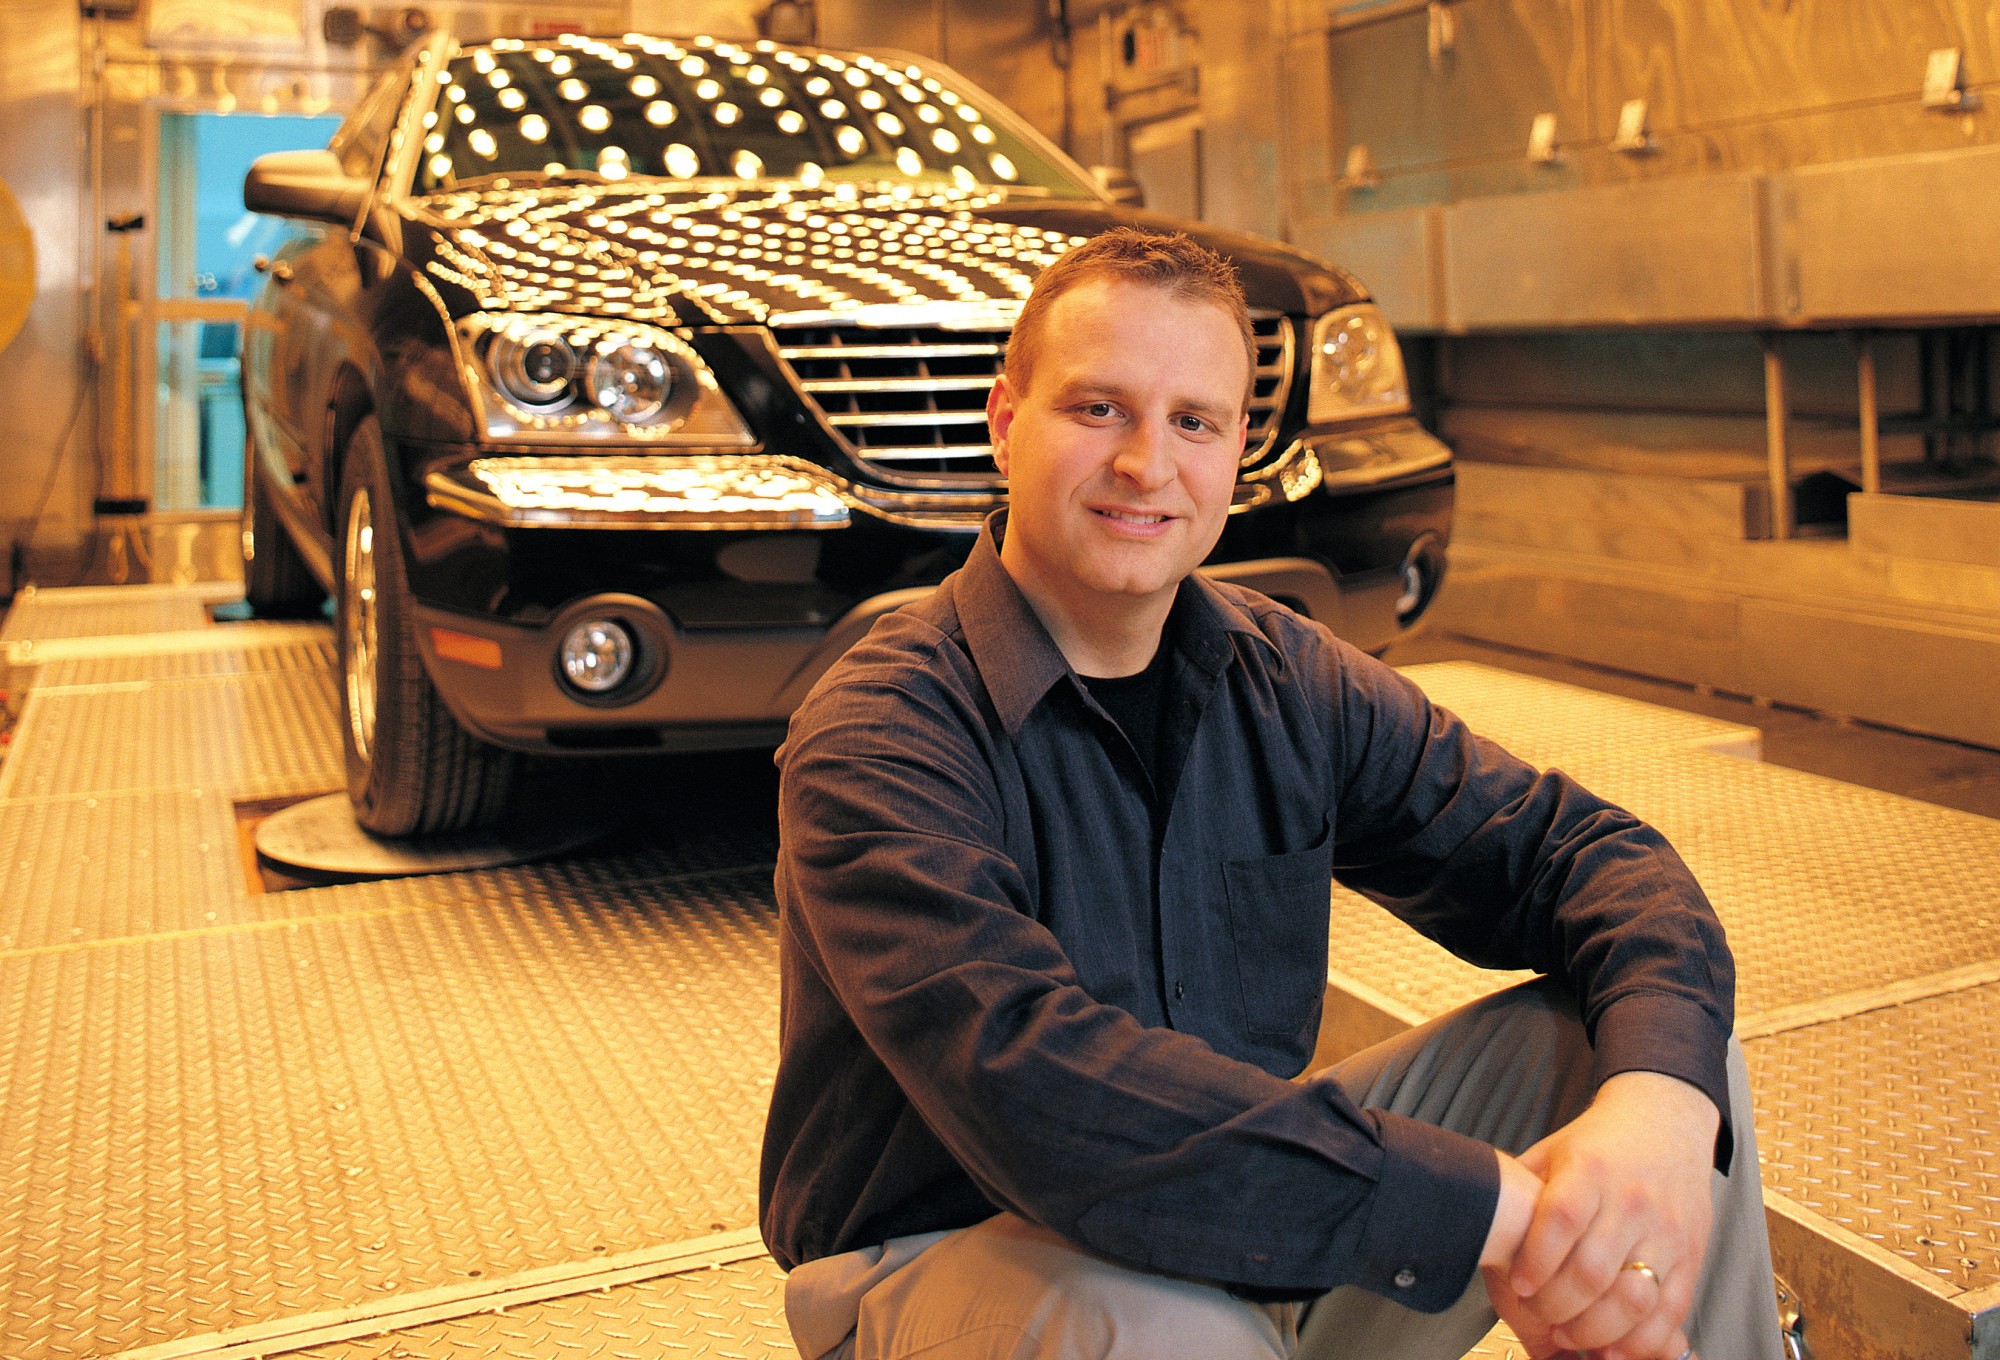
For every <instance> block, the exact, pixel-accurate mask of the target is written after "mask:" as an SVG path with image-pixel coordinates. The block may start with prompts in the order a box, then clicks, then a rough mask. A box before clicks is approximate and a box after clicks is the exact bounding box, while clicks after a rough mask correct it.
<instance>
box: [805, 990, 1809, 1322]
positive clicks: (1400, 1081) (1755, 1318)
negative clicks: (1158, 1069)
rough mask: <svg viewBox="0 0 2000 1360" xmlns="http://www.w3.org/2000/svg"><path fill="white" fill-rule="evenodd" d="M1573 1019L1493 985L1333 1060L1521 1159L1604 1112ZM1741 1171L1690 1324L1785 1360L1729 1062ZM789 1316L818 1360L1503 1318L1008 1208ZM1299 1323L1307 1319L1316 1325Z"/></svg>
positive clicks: (847, 1276)
mask: <svg viewBox="0 0 2000 1360" xmlns="http://www.w3.org/2000/svg"><path fill="white" fill-rule="evenodd" d="M1590 1074H1591V1053H1590V1046H1589V1044H1588V1042H1587V1041H1586V1040H1585V1038H1584V1034H1583V1025H1582V1022H1581V1021H1580V1020H1579V1019H1578V1018H1577V1013H1576V1008H1575V1004H1574V1002H1573V1001H1571V1000H1570V999H1569V998H1568V997H1567V996H1566V995H1565V994H1563V993H1562V992H1560V991H1558V990H1557V989H1555V988H1554V987H1552V986H1550V985H1549V984H1547V983H1544V982H1532V983H1526V984H1524V985H1522V986H1519V987H1512V988H1509V989H1507V990H1506V991H1502V992H1497V993H1495V994H1494V995H1492V996H1489V997H1486V998H1484V999H1482V1000H1479V1001H1476V1002H1474V1003H1472V1004H1471V1005H1469V1006H1466V1007H1463V1008H1461V1009H1459V1010H1457V1011H1454V1012H1452V1013H1451V1014H1450V1015H1447V1016H1443V1017H1441V1018H1439V1019H1437V1020H1434V1021H1432V1022H1431V1023H1429V1024H1427V1025H1424V1026H1421V1027H1420V1028H1418V1029H1415V1030H1412V1031H1410V1032H1409V1033H1408V1034H1404V1035H1400V1036H1398V1037H1397V1038H1395V1039H1391V1040H1389V1041H1388V1042H1387V1043H1383V1044H1378V1045H1377V1046H1375V1047H1374V1048H1371V1049H1368V1050H1367V1051H1365V1052H1363V1053H1358V1054H1356V1055H1355V1056H1354V1057H1352V1058H1349V1059H1347V1060H1346V1061H1345V1062H1342V1063H1339V1064H1338V1065H1336V1066H1335V1067H1334V1069H1333V1071H1332V1076H1333V1078H1334V1079H1335V1080H1338V1081H1339V1082H1340V1083H1341V1085H1342V1086H1343V1087H1345V1088H1346V1090H1347V1091H1348V1093H1349V1094H1350V1095H1352V1096H1353V1097H1354V1099H1355V1100H1356V1101H1357V1102H1359V1103H1360V1104H1362V1105H1365V1106H1371V1107H1374V1108H1378V1109H1386V1110H1393V1111H1395V1112H1396V1113H1398V1114H1404V1115H1409V1116H1411V1117H1412V1118H1416V1119H1421V1120H1424V1121H1426V1122H1428V1123H1432V1124H1437V1125H1440V1126H1442V1127H1444V1128H1448V1129H1453V1130H1455V1131H1457V1132H1459V1133H1463V1134H1466V1135H1468V1136H1470V1137H1473V1138H1478V1139H1480V1140H1482V1141H1484V1142H1487V1143H1491V1144H1493V1145H1494V1146H1496V1147H1499V1148H1502V1149H1505V1150H1506V1151H1508V1152H1513V1153H1519V1152H1522V1151H1525V1150H1526V1149H1527V1148H1528V1147H1530V1146H1532V1145H1533V1144H1534V1143H1536V1142H1538V1141H1540V1140H1541V1139H1542V1138H1543V1137H1544V1136H1546V1135H1547V1134H1548V1133H1550V1132H1551V1131H1553V1130H1555V1129H1557V1128H1560V1127H1561V1126H1562V1125H1564V1124H1566V1123H1567V1122H1569V1120H1571V1119H1572V1118H1574V1117H1575V1116H1576V1115H1577V1114H1578V1113H1579V1112H1580V1111H1581V1110H1582V1109H1583V1108H1584V1106H1585V1105H1587V1104H1588V1103H1589V1101H1590V1096H1591V1093H1592V1091H1591V1082H1590ZM1729 1094H1730V1119H1731V1123H1732V1125H1733V1126H1734V1129H1735V1135H1736V1154H1735V1162H1734V1165H1733V1167H1732V1174H1730V1175H1729V1176H1727V1177H1724V1176H1721V1175H1717V1176H1716V1177H1715V1178H1714V1186H1713V1192H1714V1196H1715V1218H1714V1227H1713V1230H1712V1232H1711V1235H1710V1240H1709V1247H1708V1256H1707V1258H1706V1261H1705V1262H1704V1265H1703V1268H1702V1277H1701V1283H1700V1285H1699V1287H1698V1288H1697V1290H1696V1293H1695V1304H1694V1311H1693V1313H1692V1314H1691V1315H1690V1317H1689V1319H1688V1322H1687V1326H1686V1331H1687V1334H1688V1338H1689V1340H1691V1341H1692V1342H1693V1343H1694V1345H1695V1348H1696V1350H1697V1351H1699V1352H1700V1354H1701V1355H1702V1357H1703V1358H1704V1360H1782V1354H1783V1353H1782V1350H1781V1347H1780V1343H1779V1336H1778V1316H1777V1304H1776V1296H1775V1291H1774V1288H1773V1284H1772V1279H1771V1253H1770V1245H1769V1242H1768V1240H1767V1239H1766V1237H1765V1231H1764V1204H1763V1195H1762V1190H1761V1188H1760V1186H1759V1181H1758V1175H1757V1145H1756V1131H1755V1128H1754V1126H1753V1125H1752V1122H1751V1109H1750V1092H1749V1083H1748V1080H1747V1078H1746V1075H1745V1072H1744V1067H1743V1054H1742V1050H1741V1049H1740V1048H1738V1047H1737V1045H1736V1044H1735V1042H1734V1041H1731V1044H1730V1053H1729ZM785 1308H786V1314H787V1317H788V1318H789V1320H790V1322H791V1325H792V1333H793V1336H794V1338H795V1339H796V1340H797V1342H798V1345H799V1351H800V1354H801V1355H802V1356H804V1357H805V1360H914V1358H915V1357H924V1360H1238V1358H1239V1357H1240V1358H1241V1360H1455V1357H1458V1356H1462V1355H1464V1354H1465V1352H1466V1351H1468V1350H1470V1349H1471V1348H1472V1347H1473V1346H1474V1345H1476V1344H1477V1343H1478V1341H1479V1340H1480V1338H1481V1337H1483V1336H1485V1335H1486V1333H1487V1332H1488V1331H1489V1330H1491V1329H1492V1327H1493V1324H1494V1322H1495V1321H1496V1318H1495V1315H1494V1312H1493V1306H1492V1304H1491V1303H1489V1302H1488V1301H1487V1297H1486V1290H1485V1286H1484V1285H1483V1284H1482V1283H1481V1281H1480V1279H1479V1278H1478V1276H1476V1275H1475V1276H1474V1278H1473V1281H1472V1284H1471V1286H1470V1287H1469V1288H1468V1289H1467V1290H1466V1293H1465V1294H1464V1296H1463V1297H1462V1298H1460V1299H1459V1301H1458V1303H1457V1304H1455V1305H1454V1306H1453V1307H1451V1308H1449V1309H1447V1310H1446V1311H1444V1312H1442V1313H1437V1314H1424V1313H1418V1312H1414V1311H1412V1310H1410V1309H1408V1308H1405V1307H1403V1306H1402V1305H1401V1304H1397V1303H1393V1302H1391V1301H1389V1300H1387V1299H1384V1298H1381V1297H1379V1296H1378V1295H1375V1294H1371V1293H1368V1292H1367V1291H1365V1290H1361V1289H1354V1288H1347V1289H1336V1290H1334V1291H1333V1292H1332V1293H1329V1294H1326V1295H1323V1296H1322V1297H1321V1298H1320V1299H1319V1300H1317V1301H1316V1302H1315V1303H1313V1304H1312V1305H1311V1306H1310V1307H1309V1308H1308V1307H1307V1306H1306V1305H1301V1304H1255V1303H1249V1302H1246V1301H1244V1300H1242V1299H1238V1298H1236V1297H1234V1296H1232V1295H1230V1294H1228V1293H1227V1292H1225V1291H1223V1290H1221V1289H1217V1288H1214V1287H1213V1286H1209V1285H1204V1284H1199V1283H1195V1282H1193V1281H1188V1280H1176V1279H1169V1278H1166V1277H1163V1276H1158V1275H1148V1274H1145V1273H1143V1272H1140V1271H1135V1270H1130V1269H1128V1268H1126V1267H1124V1266H1120V1265H1117V1264H1115V1263H1113V1262H1110V1261H1106V1260H1103V1259H1101V1258H1099V1257H1097V1256H1094V1255H1092V1254H1090V1253H1089V1252H1086V1251H1083V1250H1081V1249H1079V1248H1077V1247H1075V1246H1073V1245H1071V1244H1070V1243H1069V1242H1068V1241H1066V1240H1065V1239H1063V1238H1061V1237H1059V1236H1057V1235H1056V1234H1054V1233H1052V1232H1049V1231H1047V1230H1046V1229H1043V1228H1039V1227H1036V1226H1035V1225H1033V1224H1030V1223H1028V1222H1026V1221H1025V1220H1023V1219H1020V1218H1017V1217H1015V1216H1014V1215H1012V1214H1001V1215H998V1216H997V1217H995V1218H991V1219H988V1220H987V1221H986V1222H984V1223H980V1224H977V1225H975V1226H973V1227H970V1228H962V1229H959V1230H957V1231H954V1232H946V1233H926V1234H924V1235H922V1236H920V1237H912V1238H900V1239H897V1240H896V1241H894V1242H890V1243H887V1244H885V1245H884V1246H882V1247H876V1248H869V1249H866V1250H863V1251H855V1252H849V1253H847V1254H845V1255H843V1256H836V1257H830V1258H827V1259H825V1260H821V1261H814V1262H811V1263H809V1264H807V1265H804V1266H801V1267H800V1268H799V1269H798V1270H796V1271H794V1272H792V1274H791V1276H790V1277H789V1278H788V1279H787V1281H786V1289H785ZM1302 1315H1303V1319H1304V1320H1303V1324H1301V1316H1302Z"/></svg>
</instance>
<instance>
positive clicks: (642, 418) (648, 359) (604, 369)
mask: <svg viewBox="0 0 2000 1360" xmlns="http://www.w3.org/2000/svg"><path fill="white" fill-rule="evenodd" d="M674 387H675V383H674V372H673V365H672V364H671V363H670V362H668V359H667V356H666V355H664V354H662V353H660V351H658V350H656V349H654V348H653V347H652V346H650V345H642V344H638V343H635V342H633V341H629V340H628V341H626V342H625V343H623V344H618V343H616V342H614V341H608V342H606V343H605V344H604V345H602V346H601V347H600V348H599V349H598V352H597V353H596V355H594V356H593V357H592V358H591V361H590V369H589V372H588V373H587V374H586V376H585V379H584V391H585V393H586V394H588V396H589V397H590V400H591V401H592V402H593V403H595V404H596V406H597V408H598V409H599V410H602V411H607V412H609V413H610V414H611V416H612V417H613V418H614V419H617V420H622V421H624V422H625V423H626V424H628V425H643V424H645V423H646V422H647V421H649V420H652V419H654V418H655V417H656V416H658V415H659V414H660V412H662V411H664V410H666V408H667V399H668V398H670V397H671V396H673V394H674Z"/></svg>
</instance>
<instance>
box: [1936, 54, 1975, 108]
mask: <svg viewBox="0 0 2000 1360" xmlns="http://www.w3.org/2000/svg"><path fill="white" fill-rule="evenodd" d="M1924 107H1925V108H1927V109H1935V110H1937V111H1938V112H1939V113H1969V112H1970V111H1972V110H1973V109H1976V108H1978V107H1979V96H1978V95H1977V94H1975V93H1974V92H1973V91H1971V90H1968V89H1966V88H1965V65H1964V61H1963V59H1962V54H1961V53H1960V51H1959V49H1958V48H1956V47H1940V48H1938V49H1936V50H1935V51H1933V52H1932V53H1931V55H1930V58H1929V60H1927V61H1926V62H1925V63H1924Z"/></svg>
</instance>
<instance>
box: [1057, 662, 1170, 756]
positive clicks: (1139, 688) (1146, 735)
mask: <svg viewBox="0 0 2000 1360" xmlns="http://www.w3.org/2000/svg"><path fill="white" fill-rule="evenodd" d="M1171 650H1172V649H1171V648H1170V647H1169V646H1168V644H1167V642H1166V641H1165V640H1164V639H1162V641H1161V643H1160V647H1159V650H1158V651H1156V652H1154V653H1153V659H1152V660H1151V661H1149V662H1147V663H1146V669H1144V670H1142V671H1140V672H1139V673H1138V674H1136V675H1114V676H1102V675H1080V676H1078V677H1077V679H1079V680H1081V681H1083V687H1084V688H1085V689H1087V690H1089V691H1090V697H1091V698H1093V699H1095V700H1097V702H1098V703H1099V704H1100V705H1101V706H1102V707H1103V709H1104V711H1105V712H1106V713H1109V714H1110V715H1111V720H1112V721H1113V722H1115V723H1117V724H1118V730H1119V731H1121V732H1123V733H1124V734H1125V739H1126V740H1127V741H1129V742H1131V743H1132V749H1133V751H1135V752H1136V753H1137V754H1138V756H1139V763H1140V764H1141V765H1143V766H1145V768H1146V777H1147V778H1148V779H1149V780H1151V781H1152V783H1153V787H1154V789H1155V790H1157V789H1158V788H1159V784H1160V767H1161V766H1162V765H1163V764H1165V763H1166V761H1165V760H1164V758H1163V756H1164V752H1163V749H1162V748H1163V747H1164V746H1165V744H1166V741H1167V724H1166V712H1167V705H1166V702H1165V700H1166V692H1167V657H1168V653H1169V652H1170V651H1171Z"/></svg>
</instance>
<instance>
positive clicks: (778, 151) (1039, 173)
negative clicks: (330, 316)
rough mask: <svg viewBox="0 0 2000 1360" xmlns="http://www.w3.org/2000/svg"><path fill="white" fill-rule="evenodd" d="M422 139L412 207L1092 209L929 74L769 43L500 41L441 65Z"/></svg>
mask: <svg viewBox="0 0 2000 1360" xmlns="http://www.w3.org/2000/svg"><path fill="white" fill-rule="evenodd" d="M423 132H424V154H423V156H422V158H421V161H420V163H419V166H418V169H417V175H416V181H415V184H414V186H413V187H414V190H415V192H417V193H419V194H424V193H435V192H439V191H442V190H448V189H453V188H456V187H459V186H461V185H465V184H468V183H471V182H474V181H477V180H484V179H488V178H490V177H492V176H494V175H525V174H546V175H551V176H555V175H563V174H575V175H579V176H585V177H590V178H598V177H602V178H604V179H607V180H619V179H625V178H627V177H629V176H653V177H659V178H665V179H676V180H696V179H727V180H730V181H733V182H736V183H744V182H756V181H773V180H787V181H796V182H801V183H803V184H804V185H806V186H807V187H808V188H810V187H813V186H816V185H818V184H820V183H822V182H861V181H866V182H876V183H879V182H883V181H888V182H892V183H894V182H902V183H912V184H921V185H931V186H943V185H955V186H957V187H959V188H962V189H966V190H974V189H980V188H986V189H1003V190H1006V191H1007V192H1008V193H1009V195H1010V196H1011V195H1021V196H1026V197H1038V198H1066V199H1083V200H1091V199H1095V198H1096V197H1097V194H1096V193H1095V192H1094V191H1093V190H1092V189H1091V188H1090V187H1088V186H1086V185H1084V184H1082V183H1079V182H1078V181H1077V179H1076V178H1075V176H1074V175H1073V174H1072V173H1071V172H1070V171H1068V170H1067V169H1065V168H1064V167H1062V166H1061V165H1059V164H1058V163H1057V162H1056V161H1055V160H1053V159H1051V158H1050V157H1049V156H1048V155H1046V154H1045V153H1044V152H1042V151H1041V150H1039V149H1038V148H1037V147H1036V146H1035V145H1034V144H1033V143H1032V142H1031V141H1029V140H1028V139H1026V138H1024V137H1022V136H1020V135H1019V134H1017V133H1016V132H1014V131H1013V130H1012V129H1011V128H1010V126H1009V120H1008V118H1007V117H1006V115H1004V114H1003V113H1000V112H998V111H996V110H994V109H993V108H992V107H991V106H990V105H989V104H986V103H985V102H984V101H981V100H979V99H978V97H977V96H976V95H975V94H974V93H972V92H970V91H968V90H965V89H963V88H955V87H954V85H953V84H952V83H950V82H948V81H946V80H944V79H942V78H940V76H939V74H938V73H937V72H936V71H934V70H932V69H929V68H927V67H923V66H919V65H917V64H915V63H914V62H898V63H891V62H887V61H883V60H880V59H878V58H875V57H872V56H868V55H865V54H861V53H851V52H850V53H833V52H820V51H815V50H810V49H793V48H786V47H782V46H779V45H778V44H775V43H769V42H760V43H756V44H754V45H748V46H737V45H734V44H731V43H727V42H717V41H713V40H710V39H689V40H685V41H675V40H672V39H664V38H662V39H653V38H638V37H627V38H624V39H620V40H616V41H607V40H602V39H595V38H578V37H573V36H568V35H565V36H563V37H561V38H558V39H551V40H549V41H547V42H527V41H522V40H509V39H502V40H497V41H495V42H492V43H489V44H486V45H484V46H479V47H471V48H467V49H465V50H464V51H463V52H462V53H461V54H460V55H459V56H458V57H456V58H455V59H454V60H453V61H452V62H451V63H450V64H449V66H448V67H447V69H446V71H445V72H444V74H443V76H442V77H441V84H440V86H439V90H438V99H437V104H436V106H435V107H434V108H432V109H430V110H428V111H426V112H425V114H424V117H423Z"/></svg>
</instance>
